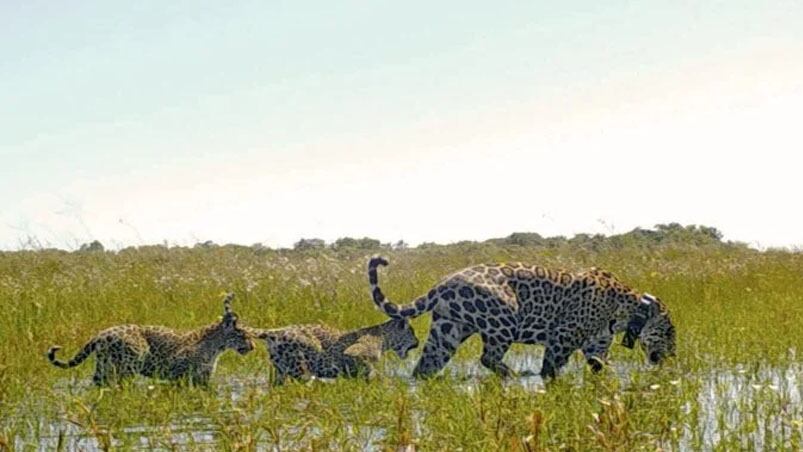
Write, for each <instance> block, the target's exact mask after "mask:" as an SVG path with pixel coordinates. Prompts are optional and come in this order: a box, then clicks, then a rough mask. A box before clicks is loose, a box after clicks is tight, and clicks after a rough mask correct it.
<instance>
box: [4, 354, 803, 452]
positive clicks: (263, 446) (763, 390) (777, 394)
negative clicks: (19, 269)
mask: <svg viewBox="0 0 803 452" xmlns="http://www.w3.org/2000/svg"><path fill="white" fill-rule="evenodd" d="M505 361H506V362H507V363H508V365H509V366H511V368H512V369H513V370H515V371H518V372H523V371H533V372H536V374H537V371H538V370H539V369H540V366H541V354H540V353H539V352H537V351H536V352H534V353H533V352H530V353H523V352H510V353H509V354H508V355H507V356H506V358H505ZM414 365H415V360H414V359H410V360H407V361H399V360H387V361H386V363H385V365H384V366H383V367H382V373H383V376H385V377H388V378H401V379H405V380H407V381H409V382H410V388H411V390H412V391H415V390H416V384H415V380H413V379H411V378H410V375H411V373H412V369H413V367H414ZM584 367H585V363H583V362H582V361H581V360H572V361H571V362H570V363H569V364H568V365H567V366H566V367H565V368H564V369H563V371H562V375H568V376H571V377H572V378H573V379H574V381H578V382H582V379H583V376H584V375H585V373H584ZM649 369H650V366H648V365H642V364H636V363H633V362H619V363H617V362H613V363H611V370H612V371H613V372H614V374H615V375H617V377H618V378H619V380H620V382H621V384H622V386H623V388H627V387H628V385H630V384H631V381H632V377H633V375H634V373H635V374H638V373H639V372H644V371H648V370H649ZM445 373H447V374H450V375H451V378H454V379H455V381H456V384H458V385H459V386H460V387H462V388H464V389H465V390H466V391H469V392H471V391H476V390H478V389H479V388H480V383H481V382H482V381H483V380H484V379H485V378H487V377H488V376H489V375H490V372H489V371H488V370H487V369H485V368H483V367H482V366H481V365H480V364H479V361H478V360H476V359H475V360H471V359H468V360H459V361H455V362H452V363H450V365H449V366H448V367H447V369H446V370H445ZM686 379H687V380H689V381H695V382H697V384H699V392H698V393H697V397H696V400H693V401H690V402H688V403H687V404H686V407H685V413H686V415H687V419H686V421H685V422H684V425H682V426H680V428H682V435H681V439H680V441H679V444H678V446H679V448H680V449H683V450H686V449H691V448H693V447H692V445H693V444H697V445H702V448H703V450H713V449H714V448H716V446H717V444H719V443H720V442H721V441H723V440H726V439H727V438H726V437H725V436H726V433H725V432H728V431H731V433H732V427H733V426H738V425H742V424H743V423H745V422H748V421H749V422H751V423H752V424H751V425H754V431H752V432H746V433H744V434H740V435H739V438H738V442H739V444H738V447H739V448H743V449H757V450H763V449H765V448H767V447H768V445H767V444H766V443H765V441H766V439H767V438H774V441H775V444H777V439H778V438H786V439H787V440H788V438H790V436H791V435H792V433H793V431H796V432H797V433H798V434H800V435H803V424H800V425H796V424H788V423H786V424H785V423H783V422H782V421H781V419H780V418H779V417H778V416H777V415H775V414H777V413H776V412H772V413H770V412H768V407H777V409H778V410H785V411H784V412H785V413H788V414H789V416H786V417H787V418H794V419H803V403H801V394H803V363H795V364H793V365H790V366H789V367H784V368H770V367H761V366H759V367H758V368H751V369H747V368H745V367H744V366H736V367H733V368H725V369H720V370H717V371H713V370H709V371H701V373H699V374H696V375H689V376H687V377H686ZM269 383H270V381H269V379H268V377H266V376H259V377H256V378H253V377H252V378H248V379H244V378H238V377H231V378H228V379H226V380H225V381H221V382H219V383H218V384H217V385H216V386H215V388H216V389H215V390H216V391H217V393H218V396H219V397H221V398H229V399H230V400H231V401H233V402H237V401H240V400H241V399H242V398H243V397H244V396H245V394H246V392H247V391H249V390H254V389H256V390H258V391H262V390H265V391H270V390H273V389H272V388H271V387H270V384H269ZM137 384H142V385H143V386H147V385H148V384H149V383H148V382H145V381H143V382H137ZM312 384H325V382H323V381H321V382H314V383H312ZM504 384H505V385H506V386H508V387H514V386H517V387H520V388H523V389H525V390H527V391H533V392H535V391H545V390H547V388H546V386H545V385H544V382H543V381H542V380H541V378H540V377H538V376H537V375H536V376H526V377H518V378H511V379H509V380H507V381H506V382H505V383H504ZM669 384H680V383H679V381H670V382H669ZM88 387H89V385H88V384H85V382H76V381H62V382H61V383H60V384H58V385H57V387H56V389H57V390H58V391H63V392H64V393H65V394H67V393H76V392H81V391H86V390H87V388H88ZM413 418H414V419H417V420H416V422H415V423H416V425H414V426H413V429H414V431H418V432H420V431H421V429H422V427H423V425H424V422H423V419H420V414H417V413H413ZM347 428H349V429H353V430H352V431H350V435H349V436H350V437H352V438H359V442H360V443H361V444H363V445H364V446H363V447H362V449H363V450H378V448H376V447H375V446H372V445H374V444H378V443H379V442H380V441H381V439H382V438H383V437H384V435H385V430H384V429H383V428H380V427H374V426H370V427H367V426H348V427H347ZM36 430H37V432H36V433H34V429H32V430H31V436H29V437H28V438H19V437H18V438H17V440H18V441H17V444H21V443H22V440H25V441H26V442H28V444H30V443H31V442H33V443H36V444H37V445H38V450H42V451H44V450H54V449H56V448H57V446H58V445H59V444H61V445H62V447H63V450H76V451H77V450H100V448H101V447H100V446H101V445H100V443H99V442H98V440H97V439H96V438H95V437H94V436H92V435H90V434H88V433H87V432H86V431H85V430H84V429H83V428H81V427H78V426H76V425H73V424H71V423H69V422H58V423H52V424H46V425H40V426H36ZM123 433H124V435H125V436H126V443H125V446H126V447H127V448H131V447H133V448H135V449H136V448H141V449H143V450H170V449H173V450H175V449H178V450H214V449H215V441H216V438H217V437H218V435H219V431H218V426H217V425H216V424H215V423H214V422H213V421H212V420H211V419H210V418H208V417H204V416H201V415H196V416H192V415H191V416H185V417H184V418H182V419H181V420H180V421H179V422H174V423H171V424H169V425H158V426H153V425H134V426H131V427H128V428H126V429H125V430H124V432H123ZM300 433H302V432H300V431H299V430H298V429H297V428H288V429H287V431H285V432H283V435H282V437H284V434H286V435H287V438H297V437H299V434H300ZM118 435H119V433H118ZM303 435H304V436H307V437H310V436H315V435H316V430H315V428H314V427H307V429H306V430H305V431H304V432H303ZM154 437H158V438H165V440H164V443H159V442H153V441H154V440H153V438H154ZM695 439H698V440H697V441H695ZM699 439H701V440H702V441H699ZM290 441H291V440H290ZM727 444H733V441H732V438H731V442H729V443H727ZM113 445H116V446H120V445H122V444H121V443H120V441H119V440H115V441H114V442H113ZM277 446H279V445H277V444H271V443H267V442H264V443H260V444H258V445H257V449H258V450H264V451H269V450H279V449H280V448H281V449H286V448H288V447H289V448H291V449H292V448H293V447H292V446H293V445H292V443H290V444H288V442H285V441H283V444H281V445H280V446H281V447H277ZM666 446H667V448H668V449H671V448H672V445H669V444H667V445H666ZM694 447H698V446H694ZM17 449H18V450H23V448H22V447H21V446H20V447H18V448H17ZM24 450H29V449H28V448H25V449H24Z"/></svg>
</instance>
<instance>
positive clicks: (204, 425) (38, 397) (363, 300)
mask: <svg viewBox="0 0 803 452" xmlns="http://www.w3.org/2000/svg"><path fill="white" fill-rule="evenodd" d="M382 252H383V253H385V254H387V255H388V256H389V258H390V261H391V266H390V267H388V268H387V269H386V270H384V271H383V273H382V275H381V278H382V283H383V285H384V288H385V290H386V293H388V294H389V296H390V298H391V299H393V300H397V301H406V300H409V299H411V298H413V297H415V296H417V295H419V294H421V293H422V292H424V291H425V290H427V289H428V288H429V286H431V285H432V284H434V283H435V282H437V281H438V280H439V279H440V278H442V277H444V276H445V275H447V274H448V273H450V272H452V271H454V270H457V269H460V268H462V267H465V266H467V265H470V264H476V263H480V262H494V261H525V262H533V263H540V264H544V265H551V266H557V267H563V268H568V269H582V268H587V267H590V266H598V267H602V268H606V269H609V270H611V271H613V272H614V273H616V274H617V275H618V276H619V277H620V278H621V279H623V280H624V281H626V282H627V283H628V284H630V285H632V286H634V287H638V288H639V289H642V290H645V291H649V292H651V293H655V294H658V295H659V296H660V297H661V298H662V299H663V300H665V301H666V302H667V303H668V305H669V307H670V310H671V312H672V316H673V319H674V321H675V324H676V325H677V330H678V357H677V358H676V359H674V360H673V361H671V362H668V363H666V364H665V365H663V366H661V367H659V368H653V367H650V366H646V365H644V364H643V360H644V357H643V356H641V354H640V352H638V351H631V350H626V349H623V348H622V347H617V346H615V347H614V349H613V351H612V356H611V361H612V362H613V366H612V367H611V368H608V369H606V370H605V371H604V372H603V373H602V374H601V375H592V374H590V373H589V372H588V371H587V370H586V369H585V367H584V366H583V363H582V362H581V360H580V359H579V358H575V359H574V360H573V361H572V363H570V365H569V366H568V368H567V369H566V371H565V372H564V374H563V375H562V376H561V377H560V378H559V379H558V380H557V381H556V382H554V384H552V385H550V386H549V387H544V385H543V383H542V382H540V380H539V379H537V378H530V379H520V380H514V381H502V380H499V379H498V378H496V377H494V376H492V375H489V374H488V373H487V372H485V371H484V370H483V369H481V368H480V367H479V366H477V365H476V363H477V361H478V356H479V351H480V342H479V341H478V340H477V339H475V338H472V339H471V340H469V341H468V342H467V343H466V344H465V346H464V347H461V349H460V350H459V351H458V353H457V355H456V357H455V359H454V363H453V365H451V366H450V368H449V369H447V372H445V373H444V375H442V376H440V377H438V378H433V379H431V380H427V381H413V380H411V379H409V377H408V376H409V375H410V371H411V368H412V365H413V363H414V361H415V359H416V357H417V355H414V356H413V357H411V358H410V359H409V360H408V361H407V362H403V363H402V362H399V361H398V360H397V359H396V358H395V357H391V356H387V357H386V359H384V360H383V362H382V363H381V365H380V372H379V376H378V377H377V378H375V379H373V380H371V381H368V382H366V381H364V380H337V381H334V382H321V381H313V382H310V383H293V384H288V385H285V386H284V387H281V388H276V389H273V388H271V387H270V384H269V383H270V370H269V368H268V366H267V359H266V355H265V350H264V347H258V348H257V350H256V351H255V352H254V353H251V354H250V355H248V356H246V357H240V356H237V355H236V354H234V353H225V354H224V355H223V356H222V357H221V359H220V362H219V366H218V371H217V373H216V374H215V376H214V377H213V384H212V387H211V388H209V389H202V388H191V387H181V388H179V387H176V386H174V385H171V384H166V383H163V382H158V381H152V380H145V379H136V380H134V381H132V382H131V383H128V384H126V385H124V386H123V387H119V388H109V389H97V388H94V387H92V386H91V385H90V384H89V381H90V378H91V373H92V368H93V364H94V363H93V361H92V360H91V359H90V360H89V362H87V363H85V364H84V365H82V366H80V367H77V368H75V369H72V370H69V371H65V370H61V369H57V368H55V367H53V366H51V365H49V364H48V363H47V361H46V359H45V357H44V352H45V351H46V350H47V348H48V347H49V346H51V345H53V344H59V345H62V346H64V351H63V353H64V354H65V355H68V354H72V353H74V352H75V351H76V350H77V349H78V348H79V347H80V346H81V345H82V344H83V343H84V342H85V341H86V340H87V339H88V338H90V337H91V336H92V335H93V334H95V333H96V332H97V331H98V330H100V329H102V328H105V327H108V326H111V325H115V324H122V323H142V324H162V325H166V326H170V327H173V328H177V329H189V328H197V327H199V326H202V325H205V324H208V323H211V322H213V321H215V320H216V319H217V317H218V315H219V314H220V309H219V300H220V293H221V292H223V291H226V290H233V291H235V292H236V293H237V299H236V300H235V302H234V309H235V311H236V312H237V313H238V314H239V315H240V317H241V319H242V321H243V322H245V323H248V324H250V325H254V326H260V327H274V326H280V325H286V324H291V323H304V322H325V323H329V324H331V325H333V326H336V327H339V328H356V327H359V326H363V325H365V324H367V323H371V322H381V321H383V320H384V318H383V315H382V314H381V313H379V312H378V311H376V310H374V309H373V306H372V303H371V301H370V298H369V296H368V290H367V281H366V276H365V265H366V262H367V258H368V256H369V254H370V253H369V252H360V251H353V250H341V251H338V252H334V251H331V250H324V251H310V252H298V251H285V252H281V251H271V250H252V249H250V248H246V247H235V246H226V247H215V248H207V249H201V248H198V249H186V248H170V249H168V248H164V247H145V248H139V249H127V250H123V251H120V252H117V253H108V252H106V253H104V252H99V253H98V252H92V253H90V252H84V253H66V252H58V251H23V252H14V253H0V298H1V299H2V300H4V303H3V306H4V308H3V309H2V310H0V450H2V449H11V450H27V449H28V448H31V447H33V448H42V449H62V450H65V449H67V450H68V449H81V448H89V449H92V448H97V449H114V448H122V449H129V448H145V449H150V448H157V449H164V450H174V449H178V450H181V449H209V450H213V449H221V448H222V449H227V450H298V449H309V450H327V449H346V450H376V449H379V450H381V449H401V450H405V449H406V450H410V449H411V448H412V447H415V448H417V449H419V450H455V449H457V448H463V449H465V450H483V449H484V450H522V451H534V450H557V449H562V448H569V449H575V450H578V449H599V450H632V449H639V448H646V449H650V450H653V449H656V448H663V449H792V450H795V449H800V447H801V435H802V434H803V408H801V406H802V405H803V404H801V397H800V395H801V392H803V363H802V362H801V358H800V357H799V353H801V350H800V348H801V345H803V333H802V332H801V325H803V256H801V254H800V253H792V252H781V251H770V252H757V251H753V250H750V249H747V248H743V247H735V246H662V247H650V248H644V247H630V248H628V247H618V248H615V249H601V250H588V249H584V248H581V247H569V246H565V247H553V248H544V247H541V248H527V247H502V246H495V245H477V244H464V245H460V246H449V247H432V248H427V249H413V250H403V251H389V250H384V251H382ZM428 323H429V316H425V317H423V318H421V319H417V320H415V321H414V322H413V325H414V327H415V328H416V331H417V333H418V336H419V338H420V339H421V340H422V341H423V340H424V339H426V334H427V327H428ZM540 354H541V349H540V348H539V347H525V346H516V347H514V349H513V350H512V352H511V354H510V355H509V356H508V361H509V362H511V364H512V365H513V367H514V368H519V369H523V368H529V369H530V370H535V371H537V370H538V367H537V366H538V364H539V363H540V359H539V357H540Z"/></svg>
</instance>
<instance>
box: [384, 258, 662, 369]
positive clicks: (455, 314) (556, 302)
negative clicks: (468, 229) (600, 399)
mask: <svg viewBox="0 0 803 452" xmlns="http://www.w3.org/2000/svg"><path fill="white" fill-rule="evenodd" d="M385 265H388V261H387V260H386V259H384V258H382V257H374V258H372V259H371V260H370V262H369V264H368V280H369V283H370V285H371V294H372V297H373V300H374V303H375V304H376V306H377V307H378V308H379V309H381V310H382V311H383V312H385V313H386V314H387V315H389V316H390V317H392V318H398V319H408V318H413V317H417V316H420V315H422V314H424V313H426V312H429V311H432V326H431V328H430V332H429V338H428V339H427V342H426V344H425V345H424V351H423V354H422V356H421V358H420V360H419V361H418V364H417V365H416V368H415V370H414V375H416V376H420V377H425V376H429V375H432V374H435V373H437V372H438V371H440V370H441V369H442V368H443V367H444V366H445V365H446V363H447V362H448V361H449V360H450V359H451V357H452V355H454V353H455V351H456V350H457V347H458V346H459V345H460V344H462V343H463V342H464V341H465V340H466V339H468V338H469V337H470V336H472V335H474V334H477V333H479V334H480V335H481V337H482V341H483V351H482V357H481V358H480V362H481V363H482V365H483V366H485V367H486V368H488V369H490V370H492V371H494V372H496V373H497V374H499V375H502V376H507V375H510V374H511V370H510V369H509V368H508V367H507V366H506V365H505V364H504V363H503V362H502V358H503V357H504V355H505V353H506V352H507V350H508V349H509V348H510V345H511V344H513V343H523V344H541V345H544V346H546V350H545V353H544V359H543V363H542V366H541V376H542V377H544V378H554V377H555V375H556V373H557V372H558V371H559V370H560V368H562V367H563V366H564V365H565V364H566V362H567V361H568V358H569V356H570V355H571V354H572V353H573V352H574V351H575V350H578V349H580V350H582V351H583V354H584V355H585V357H586V359H587V361H588V363H589V365H590V366H591V367H592V369H593V370H594V371H599V370H600V369H601V368H602V364H603V363H604V362H605V360H606V355H607V352H608V349H609V348H610V345H611V342H612V340H613V336H614V334H615V333H617V332H621V331H625V330H627V331H628V333H627V335H626V343H625V345H631V346H632V344H629V343H627V341H628V340H629V339H635V338H638V339H639V340H640V341H641V343H642V346H643V347H644V348H645V350H646V352H647V356H648V357H649V359H650V361H651V362H654V363H657V362H659V361H661V360H662V359H663V358H664V357H666V356H668V355H671V354H674V351H675V329H674V326H673V325H672V321H671V320H670V318H669V313H668V312H667V310H666V308H665V306H664V304H663V303H662V302H661V301H660V300H658V299H656V298H654V297H652V298H649V299H648V298H647V297H651V296H649V295H646V296H645V295H644V294H640V293H638V292H636V291H634V290H632V289H630V288H629V287H627V286H625V285H624V284H622V283H621V282H620V281H619V280H618V279H617V278H616V277H614V276H613V275H612V274H610V273H608V272H605V271H602V270H598V269H592V270H590V271H587V272H583V273H576V274H574V273H568V272H564V271H557V270H551V269H547V268H544V267H540V266H536V265H526V264H522V263H513V264H499V265H477V266H474V267H470V268H466V269H463V270H460V271H458V272H457V273H454V274H452V275H451V276H448V277H446V278H445V279H444V280H442V281H441V282H440V283H438V284H436V285H435V286H434V287H433V288H432V289H431V290H430V291H429V292H428V293H427V294H426V295H423V296H421V297H419V298H417V299H416V300H414V301H413V302H411V303H409V304H405V305H401V306H400V305H396V304H394V303H393V302H391V301H389V300H388V299H387V298H386V297H385V295H384V294H383V293H382V290H381V289H380V287H379V280H378V276H377V267H379V266H385ZM642 300H647V301H646V302H643V301H642Z"/></svg>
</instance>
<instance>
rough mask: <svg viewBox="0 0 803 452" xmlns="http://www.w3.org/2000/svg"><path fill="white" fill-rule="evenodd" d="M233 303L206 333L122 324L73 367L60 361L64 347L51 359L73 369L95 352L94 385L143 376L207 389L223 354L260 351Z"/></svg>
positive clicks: (82, 352) (107, 332) (92, 344)
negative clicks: (196, 385) (201, 386)
mask: <svg viewBox="0 0 803 452" xmlns="http://www.w3.org/2000/svg"><path fill="white" fill-rule="evenodd" d="M233 298H234V294H231V293H230V294H228V295H227V296H226V298H225V299H224V300H223V308H224V311H223V318H222V319H221V320H220V321H219V322H216V323H213V324H212V325H209V326H206V327H203V328H199V329H196V330H193V331H188V332H177V331H174V330H172V329H169V328H165V327H161V326H140V325H119V326H115V327H111V328H108V329H106V330H103V331H101V332H100V333H98V334H97V335H96V336H95V337H93V338H92V339H91V340H90V341H89V342H87V343H86V345H84V347H83V348H82V349H81V350H80V351H79V352H78V354H77V355H75V357H73V358H72V359H71V360H69V361H68V362H63V361H60V360H58V359H56V352H57V351H58V350H60V349H61V347H59V346H54V347H51V348H50V350H49V351H48V353H47V358H48V360H49V361H50V362H51V363H52V364H53V365H54V366H56V367H60V368H62V369H68V368H70V367H75V366H77V365H79V364H81V363H82V362H83V361H84V360H86V359H87V358H88V357H89V355H91V354H93V353H94V354H95V359H96V364H95V374H94V376H93V377H92V381H93V382H94V383H95V384H96V385H98V386H105V385H109V384H111V383H119V382H121V381H123V380H125V379H128V378H131V377H133V376H135V375H137V374H140V375H144V376H146V377H154V378H160V379H165V380H180V379H186V380H187V381H188V382H189V383H191V384H199V385H206V384H208V382H209V378H210V376H211V375H212V373H213V372H214V369H215V364H216V363H217V358H218V356H219V355H220V353H222V352H223V351H224V350H226V349H232V350H236V351H237V352H238V353H240V354H241V355H244V354H246V353H248V352H250V351H251V350H253V348H254V344H253V341H252V340H251V336H250V335H249V334H248V333H247V332H246V331H245V330H243V329H242V328H241V327H239V326H238V325H237V315H236V314H235V313H234V312H232V310H231V300H232V299H233Z"/></svg>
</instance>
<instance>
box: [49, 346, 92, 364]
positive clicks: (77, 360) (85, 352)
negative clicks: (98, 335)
mask: <svg viewBox="0 0 803 452" xmlns="http://www.w3.org/2000/svg"><path fill="white" fill-rule="evenodd" d="M95 343H96V342H95V340H94V339H92V340H91V341H89V342H87V343H86V345H84V348H82V349H81V351H80V352H78V354H77V355H75V356H74V357H73V359H71V360H70V361H69V362H66V363H65V362H64V361H59V360H58V359H56V352H57V351H59V350H61V347H59V346H58V345H54V346H53V347H50V350H48V351H47V359H48V361H50V363H51V364H53V365H54V366H56V367H61V368H62V369H69V368H70V367H75V366H77V365H79V364H81V363H82V362H84V360H85V359H87V358H88V357H89V355H91V354H92V353H94V352H95Z"/></svg>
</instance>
